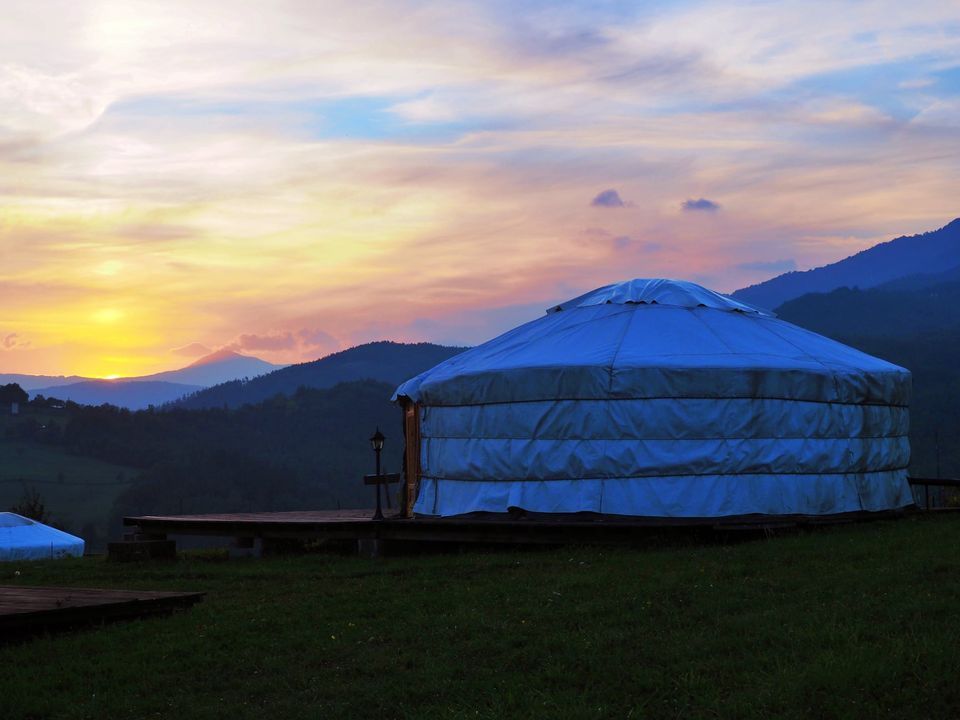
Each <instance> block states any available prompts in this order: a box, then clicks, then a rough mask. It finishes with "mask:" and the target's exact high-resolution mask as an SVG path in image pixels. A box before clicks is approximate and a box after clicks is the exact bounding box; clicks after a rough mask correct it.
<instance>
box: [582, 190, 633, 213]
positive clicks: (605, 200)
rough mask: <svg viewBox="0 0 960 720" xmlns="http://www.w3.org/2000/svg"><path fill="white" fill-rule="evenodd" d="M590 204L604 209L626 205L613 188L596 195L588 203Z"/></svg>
mask: <svg viewBox="0 0 960 720" xmlns="http://www.w3.org/2000/svg"><path fill="white" fill-rule="evenodd" d="M590 204H591V205H593V206H594V207H605V208H615V207H624V206H625V205H626V203H625V202H624V201H623V198H621V197H620V193H618V192H617V191H616V190H614V189H613V188H610V189H609V190H604V191H603V192H602V193H600V194H599V195H597V196H596V197H595V198H594V199H593V200H591V201H590Z"/></svg>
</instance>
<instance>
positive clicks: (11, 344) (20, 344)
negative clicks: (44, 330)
mask: <svg viewBox="0 0 960 720" xmlns="http://www.w3.org/2000/svg"><path fill="white" fill-rule="evenodd" d="M0 346H2V347H3V349H4V350H21V349H24V348H28V347H30V341H29V340H23V339H22V338H21V337H20V336H19V335H18V334H17V333H10V334H8V335H5V336H4V338H3V340H0Z"/></svg>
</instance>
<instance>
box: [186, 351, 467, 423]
mask: <svg viewBox="0 0 960 720" xmlns="http://www.w3.org/2000/svg"><path fill="white" fill-rule="evenodd" d="M463 350H465V348H458V347H446V346H444V345H433V344H431V343H416V344H406V343H397V342H390V341H381V342H373V343H367V344H366V345H358V346H357V347H353V348H350V349H349V350H343V351H341V352H337V353H334V354H332V355H327V356H326V357H323V358H320V359H319V360H314V361H312V362H306V363H300V364H298V365H290V366H288V367H285V368H283V369H282V370H277V371H275V372H272V373H270V374H268V375H262V376H260V377H258V378H254V379H252V380H249V381H242V380H237V381H233V382H228V383H223V384H221V385H215V386H214V387H211V388H207V389H205V390H201V391H199V392H196V393H194V394H193V395H191V396H189V397H186V398H183V399H182V400H180V401H178V402H177V403H176V404H175V405H176V407H179V408H184V409H201V408H221V407H229V408H236V407H240V406H241V405H245V404H249V403H257V402H261V401H263V400H266V399H268V398H272V397H274V396H275V395H290V394H292V393H294V392H296V390H297V388H300V387H308V388H329V387H333V386H334V385H336V384H337V383H341V382H351V381H355V380H375V381H377V382H382V383H387V384H388V385H391V386H394V387H395V386H397V385H399V384H400V383H401V382H403V381H404V380H406V379H407V378H410V377H413V376H414V375H417V374H419V373H421V372H423V371H424V370H427V369H428V368H431V367H433V366H434V365H436V364H437V363H439V362H442V361H444V360H446V359H447V358H449V357H452V356H454V355H456V354H458V353H460V352H463ZM390 391H391V392H392V391H393V387H391V389H390ZM387 397H389V393H388V395H387Z"/></svg>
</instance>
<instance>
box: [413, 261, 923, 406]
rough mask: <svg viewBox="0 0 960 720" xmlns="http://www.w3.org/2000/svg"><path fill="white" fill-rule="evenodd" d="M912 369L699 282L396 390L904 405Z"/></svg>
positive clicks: (614, 296)
mask: <svg viewBox="0 0 960 720" xmlns="http://www.w3.org/2000/svg"><path fill="white" fill-rule="evenodd" d="M909 394H910V374H909V372H908V371H907V370H905V369H903V368H901V367H898V366H896V365H893V364H891V363H888V362H886V361H884V360H880V359H879V358H875V357H872V356H870V355H867V354H866V353H863V352H860V351H859V350H855V349H854V348H851V347H848V346H846V345H843V344H841V343H839V342H836V341H834V340H831V339H829V338H826V337H824V336H822V335H818V334H816V333H813V332H810V331H808V330H804V329H803V328H800V327H797V326H795V325H792V324H790V323H788V322H785V321H783V320H780V319H779V318H777V317H775V316H774V315H773V314H772V313H769V312H767V311H764V310H760V309H758V308H754V307H752V306H749V305H746V304H744V303H739V302H737V301H735V300H732V299H730V298H727V297H725V296H723V295H720V294H719V293H716V292H713V291H711V290H708V289H706V288H704V287H701V286H699V285H696V284H694V283H690V282H685V281H680V280H664V279H654V280H650V279H635V280H628V281H626V282H621V283H616V284H613V285H607V286H604V287H602V288H598V289H596V290H593V291H591V292H589V293H585V294H584V295H581V296H579V297H577V298H574V299H572V300H569V301H567V302H565V303H561V304H559V305H555V306H552V307H551V308H549V309H548V310H547V314H546V315H544V316H542V317H540V318H538V319H536V320H533V321H532V322H529V323H526V324H525V325H521V326H519V327H517V328H514V329H513V330H510V331H508V332H506V333H504V334H503V335H500V336H499V337H496V338H494V339H492V340H490V341H488V342H485V343H483V344H482V345H479V346H477V347H475V348H472V349H470V350H468V351H466V352H464V353H462V354H460V355H456V356H454V357H453V358H450V359H449V360H447V361H445V362H443V363H441V364H439V365H437V366H436V367H434V368H432V369H430V370H427V371H426V372H424V373H422V374H420V375H418V376H417V377H415V378H412V379H410V380H408V381H407V382H405V383H403V384H402V385H401V386H400V387H399V388H398V389H397V391H396V394H395V396H394V397H395V398H397V397H406V398H410V399H412V400H414V401H417V402H422V403H424V404H428V405H471V404H484V403H494V402H523V401H534V400H545V399H560V398H563V399H598V398H611V397H613V398H651V397H663V398H671V397H676V398H680V397H705V398H710V397H770V398H783V399H796V400H812V401H823V402H845V403H883V404H894V405H905V404H907V403H908V401H909Z"/></svg>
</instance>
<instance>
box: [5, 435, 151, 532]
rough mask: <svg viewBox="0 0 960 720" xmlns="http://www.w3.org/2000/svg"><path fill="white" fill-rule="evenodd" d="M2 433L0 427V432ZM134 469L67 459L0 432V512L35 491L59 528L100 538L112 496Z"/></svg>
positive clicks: (41, 445) (58, 450)
mask: <svg viewBox="0 0 960 720" xmlns="http://www.w3.org/2000/svg"><path fill="white" fill-rule="evenodd" d="M0 430H2V428H0ZM138 472H139V471H138V470H136V469H133V468H127V467H123V466H122V465H114V464H112V463H106V462H102V461H100V460H96V459H94V458H89V457H80V456H76V455H70V454H68V453H66V452H64V451H63V450H62V449H61V448H59V447H57V446H54V445H47V444H44V443H38V442H34V441H30V440H14V439H10V438H5V437H3V435H2V433H0V510H7V509H9V508H10V507H11V506H12V505H14V504H15V503H16V502H18V501H19V500H20V498H21V497H22V496H23V494H24V492H25V491H27V490H36V491H37V492H39V493H40V495H41V496H42V498H43V500H44V503H45V505H46V507H47V509H48V510H49V511H50V513H51V514H52V515H53V519H54V522H56V523H57V524H58V525H61V526H63V527H64V528H65V529H67V530H69V531H71V532H75V533H84V532H86V534H91V532H90V531H92V530H95V531H96V536H95V537H92V538H88V539H92V540H96V539H97V538H99V539H101V540H102V539H103V538H104V537H106V536H107V533H108V531H109V528H108V527H107V524H108V520H109V517H110V512H111V509H112V508H113V504H114V502H115V501H116V499H117V497H118V496H119V495H120V493H122V492H123V491H124V490H125V489H126V488H127V487H129V483H130V481H131V480H132V479H133V478H135V477H136V476H137V474H138Z"/></svg>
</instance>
